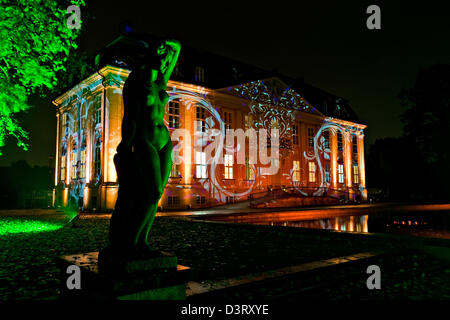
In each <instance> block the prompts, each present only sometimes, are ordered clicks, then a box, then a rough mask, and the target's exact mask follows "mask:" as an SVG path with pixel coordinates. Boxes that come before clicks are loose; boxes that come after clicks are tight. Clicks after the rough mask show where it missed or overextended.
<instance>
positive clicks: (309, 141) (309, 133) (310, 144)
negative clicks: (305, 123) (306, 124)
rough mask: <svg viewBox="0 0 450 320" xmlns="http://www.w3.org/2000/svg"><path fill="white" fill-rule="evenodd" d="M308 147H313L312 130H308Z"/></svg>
mask: <svg viewBox="0 0 450 320" xmlns="http://www.w3.org/2000/svg"><path fill="white" fill-rule="evenodd" d="M308 147H314V128H308Z"/></svg>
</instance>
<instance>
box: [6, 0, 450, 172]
mask: <svg viewBox="0 0 450 320" xmlns="http://www.w3.org/2000/svg"><path fill="white" fill-rule="evenodd" d="M85 1H86V2H87V3H88V4H87V6H85V7H82V8H81V14H82V18H84V19H88V21H86V23H85V24H83V26H82V28H84V31H85V32H84V34H83V36H82V37H81V38H80V49H82V50H86V51H87V52H88V53H90V54H93V53H95V52H96V51H98V50H99V49H101V48H102V47H103V46H105V45H106V44H108V43H109V42H111V41H112V40H114V39H115V38H116V37H117V36H118V35H119V34H120V32H121V25H123V23H124V22H125V21H131V23H132V25H133V29H134V30H135V31H145V32H149V33H152V34H156V35H165V36H170V37H173V38H176V39H179V40H180V41H182V42H184V43H186V44H189V45H191V46H195V47H197V48H201V49H205V50H207V51H211V52H214V53H217V54H220V55H223V56H226V57H229V58H233V59H236V60H240V61H242V62H245V63H249V64H253V65H256V66H258V67H261V68H264V69H267V70H274V69H276V70H278V71H279V72H281V73H284V74H287V75H289V76H293V77H303V78H304V79H305V81H306V82H308V83H310V84H312V85H314V86H317V87H319V88H322V89H324V90H326V91H329V92H330V93H333V94H336V95H339V96H342V97H344V98H346V99H348V100H349V101H350V105H351V106H352V108H353V109H354V110H355V112H356V113H357V114H358V116H359V117H360V118H361V119H362V120H363V121H364V122H366V123H367V124H368V128H367V130H366V138H367V139H366V145H367V146H368V144H370V143H373V142H374V141H375V140H376V139H377V138H383V137H395V136H399V135H400V134H401V132H402V124H401V122H400V117H399V116H400V114H401V112H402V111H403V110H404V109H403V107H401V105H400V103H399V100H398V99H397V96H398V94H399V92H400V90H401V89H402V88H406V87H410V86H412V85H413V83H414V79H415V75H416V73H417V71H418V70H420V69H421V68H425V67H428V66H430V65H432V64H435V63H450V41H449V40H450V10H449V9H450V5H449V4H446V5H444V4H437V3H436V4H433V1H422V2H421V4H420V3H419V4H412V3H410V2H402V3H397V2H399V1H395V2H396V3H395V4H394V3H392V2H394V1H391V2H390V3H386V4H384V3H382V2H379V1H377V2H368V1H345V4H343V2H344V1H339V2H337V1H333V3H327V2H325V1H314V4H313V3H312V1H308V2H306V1H296V2H295V3H294V2H293V3H285V4H283V3H282V2H281V1H270V2H266V3H263V2H262V1H258V2H254V3H252V2H248V3H247V2H244V1H235V0H233V1H226V2H225V3H222V2H220V5H219V2H217V3H216V2H214V1H208V2H199V3H198V4H193V2H192V1H191V2H189V1H160V4H158V3H154V1H131V0H127V1H111V0H109V1H103V0H102V1H99V0H95V1H94V0H85ZM244 3H245V4H244ZM370 4H377V5H379V6H380V8H381V26H382V29H381V30H368V29H367V28H366V19H367V17H368V14H366V8H367V6H368V5H370ZM86 15H87V16H86ZM61 93H63V92H61ZM299 93H300V94H302V93H301V92H299ZM52 98H55V97H49V98H47V99H42V98H36V97H31V98H30V101H31V103H32V104H34V105H35V107H34V108H33V109H31V110H30V111H28V112H27V113H24V114H22V115H20V116H18V118H19V119H20V120H21V121H22V125H23V127H24V128H25V129H26V130H27V131H29V132H30V141H29V143H30V149H29V151H27V152H24V151H21V150H19V149H18V148H17V147H16V146H15V141H13V139H9V140H8V143H7V146H6V147H5V148H3V156H0V165H9V163H10V162H12V161H17V160H20V159H25V160H27V161H28V163H30V164H32V165H47V164H48V157H49V156H51V155H54V153H55V139H56V117H55V109H54V106H53V105H52V104H51V100H52Z"/></svg>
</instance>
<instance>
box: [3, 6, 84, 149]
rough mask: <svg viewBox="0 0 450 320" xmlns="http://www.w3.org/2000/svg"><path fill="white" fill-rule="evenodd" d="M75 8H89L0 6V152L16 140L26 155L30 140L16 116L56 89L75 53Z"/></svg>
mask: <svg viewBox="0 0 450 320" xmlns="http://www.w3.org/2000/svg"><path fill="white" fill-rule="evenodd" d="M71 4H73V5H77V6H83V5H84V4H85V2H84V0H65V1H54V0H31V1H30V0H0V6H1V10H0V147H2V146H4V145H5V140H6V138H7V137H9V136H12V137H14V138H15V139H16V140H17V145H18V146H19V147H21V148H23V149H24V150H26V148H27V144H26V142H25V141H26V140H27V138H28V134H27V133H26V132H25V131H24V130H23V129H22V128H21V127H20V125H19V123H18V122H17V120H16V119H15V118H14V114H15V113H18V112H21V111H24V110H27V109H28V108H30V105H29V104H28V103H27V100H28V96H29V95H30V94H33V93H35V92H36V90H40V92H42V90H43V89H53V88H54V87H55V86H56V85H57V84H58V75H59V74H58V73H59V72H61V71H64V70H65V68H64V65H63V63H64V62H65V61H66V60H67V57H68V56H69V53H70V52H71V51H72V50H74V49H76V48H77V45H76V43H75V39H76V38H77V36H78V35H79V32H80V30H78V29H69V28H68V27H67V24H66V18H67V16H68V15H67V13H66V9H67V7H68V6H69V5H71ZM0 155H1V153H0Z"/></svg>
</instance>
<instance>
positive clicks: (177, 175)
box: [170, 163, 181, 178]
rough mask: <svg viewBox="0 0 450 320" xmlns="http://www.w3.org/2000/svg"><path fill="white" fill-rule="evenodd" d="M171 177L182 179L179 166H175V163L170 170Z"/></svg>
mask: <svg viewBox="0 0 450 320" xmlns="http://www.w3.org/2000/svg"><path fill="white" fill-rule="evenodd" d="M170 177H171V178H180V177H181V173H180V165H179V164H175V163H173V164H172V170H170Z"/></svg>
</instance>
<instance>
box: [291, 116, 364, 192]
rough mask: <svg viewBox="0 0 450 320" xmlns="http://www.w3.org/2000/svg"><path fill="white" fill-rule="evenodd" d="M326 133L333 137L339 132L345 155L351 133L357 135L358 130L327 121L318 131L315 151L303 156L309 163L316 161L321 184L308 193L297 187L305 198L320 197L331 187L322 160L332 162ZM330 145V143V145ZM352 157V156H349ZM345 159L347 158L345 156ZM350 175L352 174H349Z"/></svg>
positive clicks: (361, 189) (315, 137) (315, 139)
mask: <svg viewBox="0 0 450 320" xmlns="http://www.w3.org/2000/svg"><path fill="white" fill-rule="evenodd" d="M325 131H328V132H329V133H330V136H331V135H337V133H338V132H340V133H341V134H342V139H343V141H342V142H343V143H344V148H343V152H344V154H345V153H347V152H348V151H347V150H348V148H347V147H346V146H347V145H348V144H350V143H351V133H356V132H357V129H356V128H349V127H343V126H341V125H339V124H337V123H333V122H329V121H327V120H325V123H324V124H323V125H322V126H321V127H320V129H319V130H318V131H317V134H316V135H315V136H314V151H313V152H312V153H308V152H306V151H305V152H304V153H303V156H304V157H305V159H306V160H308V161H314V160H315V161H316V163H317V166H318V168H319V170H318V171H319V173H320V184H319V186H317V190H315V191H313V192H311V193H308V192H304V191H302V190H301V189H300V188H298V187H296V189H297V190H298V191H299V192H300V193H302V194H303V195H305V196H308V195H312V196H320V195H322V194H323V193H324V191H327V190H328V189H329V187H330V183H329V182H327V181H326V179H325V168H324V166H322V159H324V160H330V154H331V152H330V149H329V148H325V137H324V136H323V133H324V132H325ZM345 132H349V133H350V134H348V135H346V134H345ZM328 145H330V143H328ZM349 156H350V155H349ZM344 157H345V156H344ZM347 174H350V173H347ZM359 189H360V191H361V192H362V191H363V188H362V187H361V186H360V188H359Z"/></svg>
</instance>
